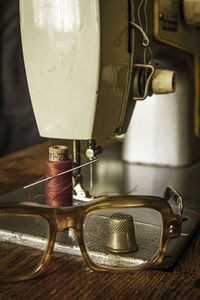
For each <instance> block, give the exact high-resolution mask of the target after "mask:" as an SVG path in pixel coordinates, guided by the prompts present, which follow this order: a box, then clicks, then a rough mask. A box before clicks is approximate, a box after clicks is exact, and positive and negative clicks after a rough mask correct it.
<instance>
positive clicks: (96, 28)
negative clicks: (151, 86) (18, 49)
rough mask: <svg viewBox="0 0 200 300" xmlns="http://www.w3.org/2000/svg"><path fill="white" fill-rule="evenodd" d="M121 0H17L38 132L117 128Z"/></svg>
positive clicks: (124, 35) (76, 133)
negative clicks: (18, 0) (18, 1)
mask: <svg viewBox="0 0 200 300" xmlns="http://www.w3.org/2000/svg"><path fill="white" fill-rule="evenodd" d="M131 11H132V9H131V8H130V5H129V3H128V1H122V0H111V1H106V0H103V1H98V0H85V1H80V0H59V1H55V0H37V1H36V0H28V1H27V0H21V1H20V14H21V32H22V43H23V52H24V60H25V67H26V74H27V79H28V85H29V90H30V95H31V99H32V103H33V109H34V112H35V115H36V121H37V124H38V128H39V132H40V135H41V136H44V137H52V138H62V139H74V140H90V139H96V138H105V137H111V136H114V135H115V133H118V132H120V130H121V128H122V127H123V123H124V116H125V114H126V108H127V102H128V96H129V90H130V84H131V73H132V65H133V49H132V50H131V49H130V40H132V38H133V37H132V34H131V32H130V30H129V18H130V20H131V19H132V17H131V15H130V16H129V12H131Z"/></svg>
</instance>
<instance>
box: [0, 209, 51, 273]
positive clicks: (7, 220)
mask: <svg viewBox="0 0 200 300" xmlns="http://www.w3.org/2000/svg"><path fill="white" fill-rule="evenodd" d="M48 232H49V225H48V222H47V221H46V220H45V219H44V218H41V217H39V216H38V217H37V216H20V215H18V216H0V275H1V276H5V277H9V276H16V277H21V276H22V277H23V276H26V275H29V274H31V273H32V272H34V271H35V270H36V269H37V268H38V266H39V265H40V263H41V261H42V259H43V257H44V254H45V251H46V249H47V244H48Z"/></svg>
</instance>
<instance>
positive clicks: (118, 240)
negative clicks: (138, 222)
mask: <svg viewBox="0 0 200 300" xmlns="http://www.w3.org/2000/svg"><path fill="white" fill-rule="evenodd" d="M105 246H106V248H107V249H108V250H109V251H111V252H116V253H128V252H133V251H136V250H137V249H138V246H137V243H136V239H135V229H134V223H133V218H132V216H130V215H127V214H123V213H114V214H113V215H112V216H111V217H110V219H109V224H108V238H107V241H106V244H105Z"/></svg>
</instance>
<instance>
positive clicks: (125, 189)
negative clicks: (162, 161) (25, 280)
mask: <svg viewBox="0 0 200 300" xmlns="http://www.w3.org/2000/svg"><path fill="white" fill-rule="evenodd" d="M93 168H94V169H93V173H94V182H93V189H92V191H91V192H92V194H93V195H95V196H99V195H113V194H115V195H116V194H130V195H131V194H134V195H136V194H137V195H140V194H143V195H153V196H160V197H162V195H163V192H164V190H165V187H166V186H167V185H171V186H173V187H175V188H176V189H177V190H178V191H179V192H180V193H181V195H182V197H183V203H184V216H183V225H182V234H181V236H180V237H179V238H178V239H176V240H173V241H172V242H171V243H170V244H169V246H168V249H167V252H166V255H165V258H164V261H163V262H162V263H161V264H160V265H159V266H158V267H157V268H159V269H169V268H171V267H173V266H174V264H175V263H176V261H177V259H178V258H179V256H180V255H181V253H182V252H183V250H184V248H185V247H186V245H187V244H188V243H189V241H190V239H191V238H192V236H193V234H194V233H195V231H196V230H197V228H198V226H199V223H200V204H199V203H200V195H199V192H198V191H199V186H198V177H199V176H198V174H199V173H200V163H196V164H193V165H191V166H189V167H182V168H168V167H155V166H145V165H135V164H127V163H124V162H122V161H121V145H120V144H116V145H112V146H111V147H107V148H105V150H104V152H103V154H102V155H101V159H100V161H99V162H98V164H96V165H95V166H94V167H93ZM83 185H84V187H85V188H88V186H89V169H86V170H85V171H84V182H83ZM43 193H44V184H40V185H38V186H35V187H34V189H33V190H31V194H30V190H23V189H22V188H21V189H18V190H16V191H14V192H11V193H9V194H6V195H4V196H2V197H1V198H0V201H5V202H7V201H14V202H15V201H30V200H31V201H36V202H38V203H44V202H45V198H44V197H42V196H40V197H36V198H34V195H39V194H40V195H41V194H43ZM32 199H33V200H32ZM79 203H81V201H78V200H74V205H78V204H79ZM95 222H96V223H97V224H96V225H98V226H101V219H100V218H99V219H98V220H97V221H95ZM94 225H95V224H94V223H93V224H91V228H93V227H94ZM22 226H23V225H22ZM24 232H25V231H24ZM147 237H148V235H147ZM11 238H12V237H11ZM23 241H24V243H26V242H27V240H26V234H25V233H24V238H23V237H22V243H23ZM151 246H152V247H154V245H153V243H150V248H151ZM96 247H97V248H96V250H95V251H96V254H97V256H98V251H97V250H98V245H96ZM54 251H57V252H62V253H68V254H71V255H80V250H79V247H78V244H77V240H76V236H75V233H74V232H73V230H72V229H70V230H67V231H66V232H61V233H59V234H58V238H57V242H56V245H55V248H54Z"/></svg>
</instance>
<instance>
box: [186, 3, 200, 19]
mask: <svg viewBox="0 0 200 300" xmlns="http://www.w3.org/2000/svg"><path fill="white" fill-rule="evenodd" d="M183 11H184V17H185V22H186V23H187V24H188V25H200V1H199V0H184V1H183Z"/></svg>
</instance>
